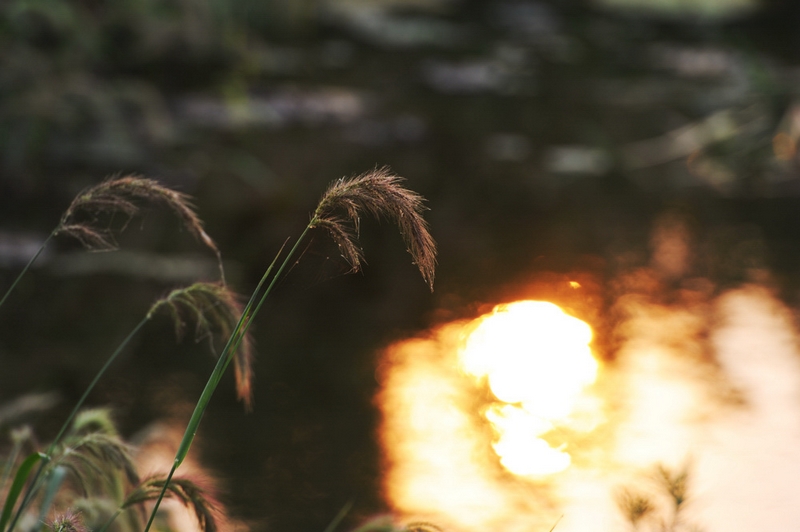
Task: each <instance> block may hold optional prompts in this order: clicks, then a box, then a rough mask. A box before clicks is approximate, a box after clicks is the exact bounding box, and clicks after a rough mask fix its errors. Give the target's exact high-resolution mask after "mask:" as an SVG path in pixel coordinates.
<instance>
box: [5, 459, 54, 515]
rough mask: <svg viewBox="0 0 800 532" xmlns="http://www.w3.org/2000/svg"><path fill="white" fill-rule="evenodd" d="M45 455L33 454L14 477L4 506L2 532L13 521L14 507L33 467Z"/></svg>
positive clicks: (23, 462) (24, 461)
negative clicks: (10, 520)
mask: <svg viewBox="0 0 800 532" xmlns="http://www.w3.org/2000/svg"><path fill="white" fill-rule="evenodd" d="M42 458H44V455H43V454H42V453H31V454H29V455H28V457H27V458H25V460H23V461H22V464H20V466H19V469H17V474H16V475H14V481H13V482H12V483H11V488H10V489H9V490H8V495H6V503H5V505H3V513H2V514H1V515H0V531H2V530H5V529H6V525H7V524H8V521H9V519H11V512H12V511H13V510H14V505H16V503H17V499H18V498H19V494H20V493H22V488H23V487H25V483H26V482H27V481H28V477H29V476H30V474H31V470H32V469H33V466H35V465H36V464H37V463H38V462H39V461H40V460H41V459H42Z"/></svg>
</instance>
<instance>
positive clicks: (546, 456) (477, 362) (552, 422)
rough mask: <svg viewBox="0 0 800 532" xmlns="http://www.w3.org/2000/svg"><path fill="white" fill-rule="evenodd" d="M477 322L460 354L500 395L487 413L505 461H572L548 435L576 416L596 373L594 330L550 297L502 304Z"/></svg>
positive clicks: (530, 465)
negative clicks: (593, 347)
mask: <svg viewBox="0 0 800 532" xmlns="http://www.w3.org/2000/svg"><path fill="white" fill-rule="evenodd" d="M475 323H476V324H475V326H474V329H473V330H472V331H471V332H470V334H469V336H468V337H467V339H466V341H465V343H464V348H463V349H462V350H461V352H460V362H461V365H462V368H463V370H464V371H465V372H466V373H468V374H469V375H472V376H474V377H477V378H486V381H487V383H488V385H489V388H490V389H491V391H492V393H493V394H494V396H495V397H496V398H497V402H496V403H495V404H493V405H491V406H490V407H489V408H488V409H487V410H486V412H485V414H484V415H485V417H486V419H487V420H488V421H489V422H490V423H491V424H492V427H493V428H494V430H495V431H496V435H497V438H496V441H495V443H494V444H493V448H494V450H495V452H496V453H497V455H498V456H499V457H500V462H501V464H502V465H503V467H505V468H506V469H507V470H509V471H511V472H512V473H514V474H516V475H521V476H532V477H536V476H542V475H549V474H552V473H557V472H559V471H563V470H564V469H566V468H567V467H569V465H570V462H571V459H570V456H569V454H568V452H567V449H565V448H564V446H559V447H557V448H554V447H552V446H551V445H550V444H549V443H548V442H547V441H546V440H545V439H543V436H544V435H546V434H547V433H548V432H551V431H552V430H553V429H555V428H557V427H559V426H564V425H569V424H570V422H571V421H572V420H571V419H570V417H571V416H572V415H573V414H575V413H576V410H577V409H578V408H579V406H580V404H581V402H580V396H581V394H582V392H583V390H584V388H585V387H586V386H587V385H589V384H591V383H592V382H594V380H595V378H596V377H597V361H596V360H595V358H594V356H593V355H592V351H591V349H590V347H589V343H590V342H591V340H592V330H591V329H590V328H589V326H588V325H587V324H586V323H585V322H583V321H581V320H579V319H577V318H574V317H572V316H569V315H567V314H565V313H564V311H562V310H561V309H560V308H559V307H558V306H556V305H554V304H552V303H547V302H544V301H518V302H515V303H509V304H504V305H498V306H497V307H495V309H494V310H493V311H492V312H491V313H490V314H487V315H485V316H483V317H481V318H478V320H476V322H475Z"/></svg>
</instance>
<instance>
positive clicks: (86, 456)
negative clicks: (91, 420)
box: [54, 433, 139, 493]
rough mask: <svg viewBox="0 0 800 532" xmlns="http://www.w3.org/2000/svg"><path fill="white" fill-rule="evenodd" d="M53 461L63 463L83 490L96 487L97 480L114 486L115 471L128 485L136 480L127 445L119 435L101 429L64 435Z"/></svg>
mask: <svg viewBox="0 0 800 532" xmlns="http://www.w3.org/2000/svg"><path fill="white" fill-rule="evenodd" d="M54 464H55V465H60V466H63V467H65V468H66V469H67V470H68V471H69V472H70V473H71V475H72V477H73V478H74V479H75V481H76V483H77V485H78V487H80V489H81V490H82V491H83V492H84V493H89V492H90V491H92V489H93V488H99V487H100V486H98V482H97V481H98V480H105V481H106V484H107V486H109V487H112V488H113V487H115V486H116V483H117V481H118V479H119V476H118V473H122V474H123V475H124V478H125V480H127V481H128V482H129V483H130V484H131V485H136V484H138V483H139V474H138V473H137V471H136V466H135V464H134V461H133V458H132V457H131V449H130V447H129V446H128V445H127V444H126V443H124V442H123V441H122V440H121V439H119V437H116V436H109V435H107V434H103V433H89V434H84V435H80V436H77V437H75V438H67V439H66V440H65V441H64V445H63V449H62V450H61V451H60V452H59V453H58V457H57V459H56V460H55V461H54Z"/></svg>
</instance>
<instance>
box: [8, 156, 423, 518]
mask: <svg viewBox="0 0 800 532" xmlns="http://www.w3.org/2000/svg"><path fill="white" fill-rule="evenodd" d="M139 200H147V201H150V202H153V203H161V204H163V205H166V206H167V207H168V208H170V209H172V210H173V211H174V212H175V213H176V214H177V215H178V217H179V218H180V219H181V220H182V222H183V225H184V226H185V227H186V228H187V229H188V230H189V231H190V232H191V233H192V234H193V235H194V236H195V237H196V238H197V239H198V240H200V241H201V242H202V243H203V244H205V245H206V246H207V247H208V248H209V249H211V250H212V251H213V252H214V253H215V254H216V256H217V259H218V261H219V264H220V276H221V280H220V281H219V282H197V283H194V284H192V285H190V286H187V287H184V288H178V289H175V290H172V291H171V292H169V293H168V294H167V295H166V296H164V297H163V298H160V299H159V300H157V301H156V302H155V303H153V305H152V306H151V307H150V309H149V310H148V312H147V313H146V314H145V316H144V317H143V318H142V319H141V321H140V322H139V323H138V324H137V325H136V326H135V327H134V328H133V330H132V331H131V332H130V333H129V334H128V336H127V337H125V339H124V340H123V341H122V342H121V344H120V345H119V346H118V347H117V349H116V350H115V351H114V352H113V353H112V354H111V356H110V357H109V358H108V359H107V361H106V363H105V364H104V365H103V367H102V368H101V369H100V370H99V372H98V373H97V375H96V376H95V377H94V379H93V380H92V381H91V383H90V384H89V386H88V388H87V389H86V391H85V392H84V394H83V396H82V397H81V398H80V399H79V400H78V403H77V404H76V405H75V407H74V409H73V410H72V412H71V413H70V414H69V416H68V417H67V419H66V421H65V422H64V424H63V425H62V427H61V429H60V430H59V432H58V433H57V434H56V436H55V438H54V439H53V441H52V442H51V443H50V445H49V446H48V447H47V449H46V450H45V451H44V452H34V453H31V454H29V455H28V456H27V457H26V458H24V459H23V460H21V461H19V460H18V458H19V456H18V455H19V448H21V445H22V444H21V443H20V444H19V445H17V446H16V447H15V454H13V456H12V457H10V458H9V461H8V462H7V464H6V466H5V467H4V473H3V477H2V480H3V485H0V490H5V491H4V493H5V504H4V506H3V509H2V513H0V532H13V530H14V529H15V527H16V526H17V525H18V523H20V520H21V519H23V517H26V516H29V515H31V514H32V508H33V507H34V506H35V505H36V504H37V503H38V505H39V511H38V522H42V523H43V522H45V518H46V517H47V515H48V514H49V513H51V507H54V506H59V507H60V506H63V502H59V501H61V500H62V499H63V497H61V498H59V497H56V495H57V494H59V493H60V491H61V489H62V487H64V486H67V487H68V488H69V489H70V490H71V491H72V492H73V497H72V499H73V504H71V505H68V506H69V507H68V508H67V509H66V511H60V513H57V516H56V517H55V518H54V519H53V520H52V521H51V522H50V525H49V527H50V528H51V529H52V530H53V531H58V532H73V531H74V532H82V531H83V530H88V529H91V530H100V531H101V532H105V531H106V530H107V529H109V527H111V526H112V525H113V523H114V522H115V519H116V518H117V517H118V516H120V515H123V514H124V515H126V516H127V524H126V526H125V528H123V530H124V532H127V531H128V530H130V531H131V532H133V531H135V532H139V531H140V530H141V528H142V527H141V526H140V525H143V527H144V531H145V532H148V531H149V530H150V528H151V527H152V526H153V524H154V520H155V517H156V515H157V512H158V509H159V505H160V503H161V501H162V500H163V499H164V498H165V497H169V498H174V499H176V500H178V501H180V502H181V503H182V504H184V505H185V506H186V507H188V508H190V509H191V510H192V512H193V513H194V515H195V516H196V517H197V520H198V523H199V525H200V527H201V530H203V532H216V531H217V530H218V509H217V504H216V502H215V500H214V498H213V497H211V496H210V495H209V494H208V492H207V490H205V489H203V488H202V487H200V486H199V485H198V484H197V483H196V482H194V481H192V480H190V479H187V478H181V477H178V476H176V475H175V473H176V470H177V469H178V468H179V467H180V465H181V464H182V463H183V461H184V460H185V458H186V456H187V454H188V452H189V449H190V447H191V445H192V442H193V441H194V437H195V435H196V433H197V430H198V427H199V424H200V421H201V419H202V417H203V414H204V412H205V410H206V408H207V406H208V404H209V402H210V400H211V397H212V396H213V393H214V391H215V390H216V388H217V386H218V384H219V382H220V381H221V379H222V376H223V375H224V373H225V371H226V370H227V368H228V366H229V365H230V364H231V363H232V364H233V365H234V373H235V377H236V389H237V396H238V398H239V399H240V400H241V401H242V402H243V403H244V405H245V407H246V408H251V406H252V395H253V391H252V380H253V370H252V365H253V352H252V341H251V340H250V327H251V326H252V324H253V322H254V320H255V318H256V316H257V314H258V312H259V310H260V309H261V307H262V305H263V304H264V302H265V300H266V298H267V296H268V295H269V294H270V293H271V291H272V289H273V288H274V286H275V284H276V282H277V280H278V279H279V278H281V276H282V274H283V272H284V270H285V269H286V267H287V266H288V265H289V264H292V263H293V262H296V260H297V259H296V258H295V255H296V254H297V252H298V250H299V249H300V244H301V243H302V242H303V241H304V240H305V238H306V237H307V235H308V234H309V232H310V231H311V230H313V229H317V228H320V229H325V230H326V231H327V232H328V233H329V234H330V235H331V237H332V238H333V240H334V242H336V244H337V245H338V246H339V249H340V251H341V254H342V256H343V257H344V259H345V260H346V261H347V262H348V263H349V264H350V265H351V267H352V271H357V270H359V269H360V267H361V265H362V263H363V252H362V250H361V248H360V246H359V243H358V233H359V229H360V224H361V217H362V216H363V215H365V214H366V215H370V216H373V217H375V218H379V219H380V218H387V219H389V220H391V221H393V222H394V223H395V224H396V225H397V227H398V229H399V231H400V234H401V235H402V237H403V239H404V241H405V243H406V246H407V248H408V251H409V253H410V254H411V256H412V259H413V261H414V263H415V264H416V266H417V268H418V269H419V271H420V274H421V275H422V278H423V280H424V281H425V283H426V284H427V285H428V287H429V288H430V289H431V290H432V289H433V281H434V272H435V267H436V244H435V242H434V240H433V238H432V237H431V235H430V232H429V230H428V225H427V223H426V222H425V220H424V218H423V216H422V214H423V212H424V211H425V207H424V200H423V198H422V197H421V196H419V195H418V194H416V193H414V192H412V191H410V190H408V189H406V188H405V187H404V186H403V180H402V179H401V178H400V177H398V176H396V175H393V174H391V173H390V172H389V171H388V170H387V169H385V168H381V169H376V170H374V171H372V172H368V173H365V174H362V175H359V176H356V177H352V178H342V179H339V180H336V181H334V182H333V183H332V184H331V185H330V186H329V187H328V189H327V190H326V192H325V193H324V194H323V195H322V198H321V199H320V201H319V203H318V204H317V206H316V208H315V209H314V210H313V212H312V214H311V217H310V220H309V222H308V224H307V225H306V227H305V229H304V230H303V231H302V233H301V234H300V236H299V237H298V238H297V239H296V240H295V242H294V244H293V245H292V247H291V248H290V249H289V251H288V252H286V253H284V247H281V248H280V249H279V250H278V252H277V253H276V255H275V257H274V259H273V261H272V263H271V264H270V265H269V266H268V267H267V268H266V270H265V272H264V274H263V275H262V277H261V279H260V281H259V282H258V284H257V286H256V287H255V289H254V290H253V291H252V293H251V295H250V298H249V300H248V301H247V303H246V304H245V305H242V304H241V303H240V302H239V299H238V297H237V296H236V295H235V294H234V293H233V292H232V291H231V290H230V289H229V288H228V287H227V285H226V284H225V280H224V275H223V271H222V261H221V257H220V252H219V249H218V248H217V246H216V244H215V243H214V241H213V240H212V239H211V238H210V237H209V236H208V234H207V233H206V232H205V230H204V229H203V224H202V222H201V220H200V219H199V217H198V216H197V214H196V213H195V211H194V208H193V207H192V205H191V203H190V202H189V199H188V197H187V196H185V195H184V194H181V193H179V192H175V191H173V190H171V189H168V188H166V187H164V186H162V185H160V184H158V183H157V182H155V181H153V180H150V179H145V178H140V177H123V178H118V179H111V180H107V181H104V182H103V183H100V184H99V185H96V186H94V187H91V188H89V189H86V190H85V191H83V192H82V193H81V194H79V195H78V196H77V197H76V198H75V199H74V200H73V202H72V203H71V204H70V206H69V207H68V208H67V210H66V211H65V212H64V214H63V216H62V217H61V220H60V222H59V224H58V226H57V227H56V228H55V229H54V230H53V232H52V233H51V234H50V236H49V237H48V238H47V240H46V241H45V242H44V244H43V245H42V247H41V248H40V250H39V251H38V252H37V253H36V254H35V255H34V257H33V258H32V259H31V261H30V262H29V263H28V265H27V266H26V267H25V269H23V271H22V273H20V275H19V276H18V277H17V279H16V280H15V281H14V283H13V284H12V286H11V288H9V290H8V291H7V292H6V295H5V296H4V297H3V299H2V300H0V305H2V304H3V303H4V302H5V300H6V299H7V297H8V294H9V293H11V291H12V290H13V289H14V287H15V286H16V285H17V283H18V282H19V279H20V278H21V277H22V276H23V275H24V274H25V272H26V271H27V270H28V268H29V267H30V266H31V264H32V263H33V262H34V261H35V260H36V258H37V257H38V256H39V254H40V253H41V251H42V249H44V247H45V246H46V245H47V243H48V242H49V240H50V239H52V238H53V237H55V236H57V235H68V236H71V237H74V238H76V239H78V240H79V241H80V242H81V243H83V244H84V245H85V246H87V247H89V248H94V249H109V248H113V247H115V243H114V240H113V235H112V234H111V233H110V232H109V231H108V230H107V229H103V228H102V227H100V226H99V224H98V223H97V220H98V216H99V215H101V214H109V213H110V214H113V213H117V212H119V213H123V214H125V215H127V216H129V217H130V216H133V215H134V214H136V213H137V212H138V206H137V203H136V202H137V201H139ZM164 313H166V314H167V315H169V316H170V317H171V319H172V320H173V324H174V327H175V332H176V335H177V336H178V337H179V338H180V337H182V336H183V335H184V334H185V332H186V330H187V329H188V327H189V323H190V322H193V324H194V330H195V337H196V338H197V339H204V338H207V339H208V340H209V343H210V345H211V346H212V348H214V347H215V346H216V345H218V344H220V343H222V342H215V339H220V340H221V339H225V341H224V345H223V347H222V349H221V351H220V353H219V356H218V358H217V363H216V366H215V367H214V370H213V371H212V373H211V375H210V377H209V379H208V382H207V383H206V386H205V388H204V390H203V392H202V394H201V396H200V398H199V399H198V401H197V403H196V405H195V409H194V412H193V413H192V416H191V419H190V420H189V423H188V424H187V427H186V430H185V432H184V435H183V438H182V440H181V442H180V444H179V446H178V450H177V452H176V455H175V459H174V461H173V464H172V467H171V469H170V471H169V473H168V474H167V475H165V476H156V477H149V478H147V479H145V480H143V481H142V480H140V478H139V476H138V473H137V471H136V468H135V467H134V464H133V461H132V460H131V451H130V447H128V446H127V445H126V444H125V443H124V442H123V441H122V440H121V438H120V437H119V435H118V434H117V431H116V428H115V426H114V424H113V422H112V420H111V417H110V413H109V411H108V410H104V409H94V410H83V405H84V403H85V402H86V400H87V398H88V397H89V394H90V393H91V391H92V390H93V389H94V387H95V386H96V384H97V382H98V381H99V380H100V378H101V377H102V376H103V375H104V373H105V372H106V371H107V370H108V368H109V367H110V366H111V364H112V363H113V362H114V361H115V360H116V358H117V357H118V356H119V355H120V354H121V353H122V352H123V351H124V349H125V348H126V346H127V345H128V343H129V342H130V340H131V339H132V338H133V337H134V336H135V335H137V334H138V333H139V331H140V330H141V329H142V328H143V327H144V326H145V325H146V324H147V323H148V322H149V321H150V320H151V319H153V318H154V317H155V316H156V315H159V314H164ZM20 441H23V440H22V439H20ZM18 461H19V463H17V462H18ZM15 467H16V473H15V474H14V475H13V478H12V474H11V471H12V470H13V469H14V468H15ZM9 481H10V482H9ZM6 484H8V487H5V485H6ZM75 494H77V495H79V497H77V500H75V499H76V496H74V495H75ZM67 499H69V497H68V498H67ZM151 502H152V506H153V507H152V510H151V511H150V515H149V518H148V519H147V523H146V525H145V524H143V519H140V518H143V517H145V515H144V514H142V511H143V508H144V505H145V504H146V503H151ZM134 508H138V509H139V513H137V512H135V511H131V510H133V509H134ZM33 513H37V512H33ZM344 513H346V510H344ZM137 516H138V517H137ZM343 516H344V514H342V517H343ZM340 519H341V518H340V517H337V519H336V520H334V523H332V525H331V528H334V527H335V524H336V523H338V521H339V520H340ZM115 526H116V525H115ZM365 526H366V528H364V530H372V529H373V528H369V524H368V525H365ZM362 528H363V527H362ZM375 529H376V530H377V529H380V527H378V528H375ZM397 530H405V531H408V532H412V531H413V532H438V529H437V528H436V527H435V526H434V525H430V524H428V523H417V524H415V525H413V526H412V525H409V526H408V527H404V528H403V529H397Z"/></svg>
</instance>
